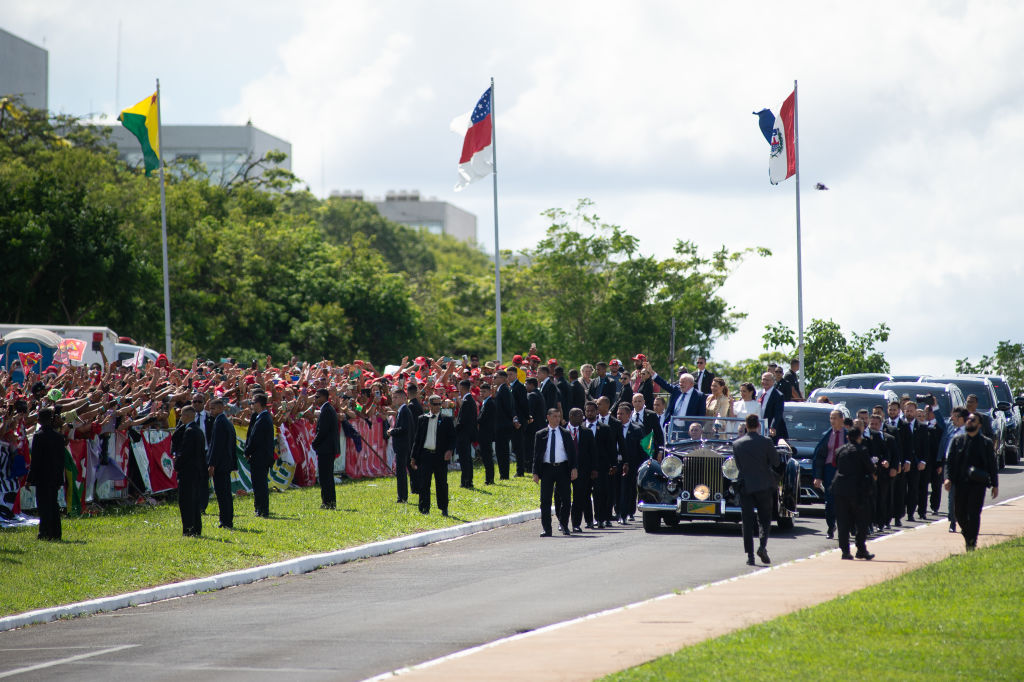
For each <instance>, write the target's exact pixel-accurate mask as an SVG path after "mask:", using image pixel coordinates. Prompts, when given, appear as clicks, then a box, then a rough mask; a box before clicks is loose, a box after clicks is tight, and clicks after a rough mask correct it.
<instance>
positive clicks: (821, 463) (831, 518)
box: [812, 410, 847, 540]
mask: <svg viewBox="0 0 1024 682" xmlns="http://www.w3.org/2000/svg"><path fill="white" fill-rule="evenodd" d="M843 417H844V415H843V413H842V411H840V410H832V412H831V414H829V416H828V420H829V422H830V423H831V424H832V428H831V429H829V430H828V431H826V432H825V433H823V434H822V436H821V439H820V440H818V444H817V445H816V446H815V448H814V455H813V457H812V459H813V460H814V487H815V488H817V489H818V490H821V491H822V492H823V493H824V494H825V525H826V526H827V528H828V532H827V537H828V539H829V540H831V539H832V538H834V537H835V535H836V512H835V502H834V501H833V499H832V478H833V477H834V476H835V475H836V453H837V452H839V448H841V447H843V446H844V445H846V442H847V433H846V427H845V426H844V425H843Z"/></svg>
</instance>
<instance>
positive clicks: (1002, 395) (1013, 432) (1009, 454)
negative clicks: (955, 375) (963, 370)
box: [970, 374, 1024, 464]
mask: <svg viewBox="0 0 1024 682" xmlns="http://www.w3.org/2000/svg"><path fill="white" fill-rule="evenodd" d="M970 376H974V377H984V378H985V379H988V380H989V381H990V382H992V387H993V388H994V389H995V391H996V400H997V401H998V402H997V403H996V404H997V405H999V404H1000V403H1010V405H1011V407H1010V411H1009V412H1006V423H1007V424H1006V426H1007V428H1006V433H1005V435H1004V440H1003V443H1004V447H1005V448H1006V463H1007V464H1017V463H1019V462H1020V448H1021V440H1020V439H1021V411H1020V410H1021V407H1024V398H1020V397H1015V396H1014V393H1013V389H1012V388H1011V387H1010V382H1009V381H1008V380H1007V378H1006V377H1004V376H999V375H998V374H971V375H970Z"/></svg>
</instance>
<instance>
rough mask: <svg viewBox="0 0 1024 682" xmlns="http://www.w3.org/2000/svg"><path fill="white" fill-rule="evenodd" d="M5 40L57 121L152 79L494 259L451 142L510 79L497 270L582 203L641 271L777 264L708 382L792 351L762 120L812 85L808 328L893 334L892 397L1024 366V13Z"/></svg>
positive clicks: (684, 18)
mask: <svg viewBox="0 0 1024 682" xmlns="http://www.w3.org/2000/svg"><path fill="white" fill-rule="evenodd" d="M119 25H120V41H119V40H118V34H119V31H118V26H119ZM0 27H2V28H4V29H6V30H8V31H10V32H11V33H14V34H15V35H18V36H20V37H22V38H24V39H26V40H29V41H30V42H33V43H35V44H37V45H41V46H43V47H45V48H46V49H47V50H49V74H50V82H49V102H50V108H51V109H53V110H57V111H61V112H64V113H70V114H79V115H106V116H107V118H108V120H112V119H114V118H115V117H116V112H117V111H118V110H119V109H123V108H125V107H127V106H130V105H131V104H134V103H135V102H137V101H139V100H141V99H142V98H144V97H146V96H148V95H149V94H150V93H151V92H152V91H153V88H154V79H155V78H157V77H159V78H160V83H161V93H162V96H163V103H162V115H163V121H164V123H165V124H211V123H224V124H238V125H240V124H244V123H245V122H246V121H247V120H251V121H252V122H253V124H254V125H256V126H257V127H259V128H262V129H263V130H265V131H267V132H269V133H271V134H273V135H276V136H278V137H282V138H284V139H286V140H288V141H290V142H291V144H292V153H293V165H292V168H293V170H294V171H295V172H296V173H297V174H298V175H299V176H300V177H301V178H302V179H303V181H304V182H305V183H306V184H307V185H308V186H309V188H310V190H311V191H312V192H314V193H315V194H317V195H318V196H326V195H327V193H329V192H330V191H331V190H345V189H350V190H355V189H360V190H363V191H364V192H365V193H366V195H367V196H383V195H384V193H385V192H386V191H388V190H392V189H395V190H397V189H418V190H420V192H421V193H422V195H424V196H436V197H437V198H439V199H442V200H445V201H449V202H451V203H453V204H456V205H458V206H460V207H462V208H465V209H466V210H469V211H471V212H473V213H474V214H476V216H477V219H478V222H477V234H478V239H479V241H480V243H481V245H482V246H483V248H484V249H486V250H487V251H488V252H491V251H492V250H493V248H494V226H493V207H492V194H491V193H492V187H491V182H490V181H489V179H488V180H484V181H480V182H477V183H475V184H473V185H471V186H470V187H468V188H467V189H465V190H464V191H462V192H454V191H453V187H454V184H455V180H456V166H457V162H458V156H459V152H460V150H461V139H460V138H459V137H457V136H456V135H454V134H453V133H452V132H451V131H450V130H449V124H450V122H451V120H452V118H454V117H455V116H457V115H459V114H462V113H464V112H466V111H469V110H470V109H472V107H473V105H474V104H475V103H476V101H477V99H478V98H479V97H480V95H481V94H482V93H483V92H484V90H486V88H487V86H488V84H489V82H490V78H492V77H493V78H494V80H495V102H494V105H495V109H494V110H495V125H496V136H497V164H498V171H499V174H498V188H499V199H498V208H499V221H500V228H501V230H500V235H501V236H500V246H501V248H502V249H523V248H530V247H532V246H533V245H534V244H536V242H537V241H538V240H539V239H540V238H542V236H543V234H544V231H545V229H546V227H547V224H546V223H545V221H544V219H543V218H542V217H541V215H540V212H541V211H543V210H545V209H548V208H552V207H561V208H566V209H570V208H572V207H573V206H575V204H576V201H577V200H578V199H580V198H583V197H587V198H590V199H591V200H593V201H594V202H595V206H594V208H593V211H594V212H595V213H597V214H599V215H600V216H601V218H602V219H603V220H604V221H606V222H609V223H613V224H618V225H621V226H623V227H624V228H626V229H627V230H628V231H629V232H630V233H632V234H634V235H636V236H637V237H638V238H639V239H640V244H641V250H642V251H643V252H644V253H646V254H653V255H659V256H668V255H670V253H671V250H672V247H673V245H674V244H675V242H676V240H678V239H688V240H692V241H694V242H696V243H697V244H699V245H700V247H701V249H702V250H703V251H704V252H705V253H710V252H712V251H713V250H715V249H718V248H719V247H721V246H723V245H724V246H726V247H727V248H729V249H733V250H737V249H743V248H748V247H753V246H764V247H767V248H769V249H771V251H772V256H771V257H769V258H765V259H759V258H750V259H748V260H747V261H745V262H744V263H743V264H742V265H741V266H740V267H739V268H738V269H737V270H736V271H735V273H734V274H733V275H732V276H731V277H730V279H729V281H728V283H727V284H726V285H725V287H724V288H723V290H722V292H721V293H722V295H723V296H724V297H725V298H726V300H727V301H729V303H730V304H731V305H732V306H733V307H734V308H735V309H736V310H738V311H742V312H745V313H747V318H746V319H745V320H744V321H743V322H742V323H741V324H740V327H739V329H738V331H737V332H736V333H735V334H733V335H732V336H730V337H728V338H726V339H722V340H720V341H718V342H717V343H716V345H715V347H714V348H712V349H711V353H710V355H711V357H712V359H713V360H714V359H722V360H732V361H736V360H740V359H743V358H748V357H754V356H756V355H757V354H758V353H760V352H762V351H763V349H762V340H761V335H762V334H763V333H764V327H765V325H766V324H768V323H773V322H776V321H781V322H783V323H785V324H787V325H789V326H790V327H792V328H794V329H795V328H796V326H797V239H796V210H795V204H796V202H795V183H796V181H795V178H790V179H789V180H786V181H785V182H783V183H782V184H780V185H778V186H772V185H770V184H769V182H768V144H767V142H766V141H765V140H764V138H763V137H762V136H761V133H760V131H759V130H758V127H757V119H756V117H755V116H752V115H751V114H752V112H754V111H757V110H760V109H762V108H764V107H769V108H771V109H773V110H775V111H778V107H779V105H780V104H781V103H782V101H783V99H785V97H786V96H788V95H789V93H790V92H791V91H792V90H793V81H794V79H798V81H799V136H800V171H801V178H800V182H801V186H800V190H801V228H802V263H803V270H802V272H803V310H804V322H805V326H806V325H808V324H809V323H810V320H811V319H813V318H824V319H833V320H835V321H836V322H838V323H839V324H840V325H842V328H843V329H844V331H846V332H850V331H857V332H864V331H866V330H867V329H869V328H871V327H873V326H875V325H877V324H878V323H880V322H885V323H886V324H888V325H889V327H890V328H891V331H892V333H891V336H890V339H889V341H888V342H886V343H885V344H883V345H882V346H881V349H882V350H883V351H884V352H885V354H886V357H887V358H888V359H889V361H890V363H891V365H892V369H893V371H894V372H896V373H914V372H922V373H935V372H950V371H952V370H953V366H954V361H955V359H956V358H962V357H969V358H972V359H976V358H978V357H979V356H981V355H982V354H984V353H991V352H992V351H993V350H994V349H995V347H996V344H997V342H998V341H1000V340H1006V339H1009V340H1014V341H1020V340H1022V339H1021V337H1022V331H1024V306H1021V305H1019V304H1018V302H1017V300H1018V299H1017V297H1016V294H1017V290H1016V285H1018V284H1019V283H1020V282H1021V274H1022V272H1021V269H1022V265H1021V254H1024V204H1022V200H1021V195H1020V194H1018V192H1020V191H1021V188H1024V171H1022V166H1021V163H1020V159H1022V158H1024V68H1021V65H1022V64H1024V41H1022V40H1020V36H1021V35H1024V3H1017V2H984V3H980V2H974V3H968V2H941V1H936V2H899V3H893V2H864V3H838V2H821V1H818V2H793V3H776V4H770V3H769V4H767V5H766V4H764V3H756V2H734V3H683V2H635V3H622V2H614V3H613V2H604V1H595V0H588V1H586V2H558V3H554V2H493V3H483V4H481V3H470V2H442V1H435V2H425V1H414V0H408V1H404V2H398V1H394V0H374V1H372V2H361V1H360V2H357V1H354V0H346V1H335V2H312V1H309V2H306V1H303V0H298V1H296V2H292V3H277V2H264V1H262V0H253V1H250V2H245V3H243V2H235V1H228V2H219V3H208V2H205V3H200V2H194V1H192V0H185V1H179V2H175V3H139V2H120V1H117V0H112V1H109V2H90V1H88V0H87V1H85V2H82V1H79V2H68V1H65V0H48V1H47V2H45V3H34V2H33V3H28V2H24V1H23V0H0ZM119 42H120V68H118V44H119ZM818 182H821V183H824V184H825V185H826V186H828V187H829V189H828V191H815V190H814V186H815V184H816V183H818ZM626 350H629V349H626Z"/></svg>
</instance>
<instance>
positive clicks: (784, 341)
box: [763, 319, 889, 393]
mask: <svg viewBox="0 0 1024 682" xmlns="http://www.w3.org/2000/svg"><path fill="white" fill-rule="evenodd" d="M763 338H764V347H765V349H766V350H768V349H785V352H786V355H787V356H788V357H790V358H795V357H797V339H796V334H795V332H794V331H793V330H792V329H790V328H789V327H787V326H786V325H784V324H782V323H779V324H774V325H768V326H767V327H766V329H765V333H764V336H763ZM888 338H889V327H888V325H886V324H885V323H884V322H882V323H880V324H878V325H877V326H875V327H872V328H871V329H869V330H868V331H866V332H865V333H863V334H858V333H857V332H852V333H851V334H850V338H849V339H848V338H846V336H844V335H843V330H842V329H841V328H840V327H839V324H838V323H837V322H834V321H832V320H817V319H815V320H811V324H810V326H809V327H808V328H807V329H805V330H804V365H805V371H804V381H805V382H806V388H807V391H808V393H809V392H810V391H812V390H814V389H816V388H820V387H822V386H824V385H825V384H827V383H828V382H829V381H830V380H831V379H832V378H833V377H837V376H839V375H840V374H858V373H861V372H888V371H889V361H888V360H886V359H885V355H884V354H883V353H882V351H880V350H878V349H877V348H876V346H877V345H878V344H880V343H884V342H885V341H886V340H887V339H888ZM782 364H783V366H784V367H785V368H786V369H789V367H788V366H787V365H786V364H785V363H782Z"/></svg>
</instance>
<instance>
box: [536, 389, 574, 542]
mask: <svg viewBox="0 0 1024 682" xmlns="http://www.w3.org/2000/svg"><path fill="white" fill-rule="evenodd" d="M547 420H548V424H547V428H543V429H541V430H540V431H538V432H537V435H536V437H535V438H534V446H533V453H534V454H533V482H534V483H540V523H541V526H542V527H543V528H544V532H543V533H541V534H540V536H541V537H542V538H543V537H551V497H552V494H554V500H555V512H556V514H557V516H558V530H559V531H560V532H561V533H562V535H569V534H570V533H569V511H570V509H569V506H570V499H571V498H570V495H571V493H570V492H569V486H570V485H571V483H572V481H574V480H576V476H577V474H578V471H577V468H576V448H575V446H574V445H573V442H572V436H571V435H570V434H569V430H568V429H566V428H565V427H563V426H561V423H562V413H561V411H559V409H558V408H557V407H553V408H551V409H549V410H548V413H547Z"/></svg>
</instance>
